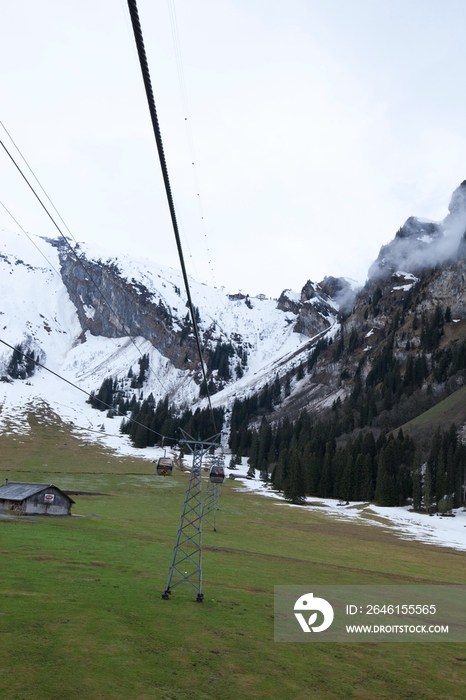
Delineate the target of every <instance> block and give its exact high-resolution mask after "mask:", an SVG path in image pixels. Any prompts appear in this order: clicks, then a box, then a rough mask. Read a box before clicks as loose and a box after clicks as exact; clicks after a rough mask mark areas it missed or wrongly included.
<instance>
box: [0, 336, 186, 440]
mask: <svg viewBox="0 0 466 700" xmlns="http://www.w3.org/2000/svg"><path fill="white" fill-rule="evenodd" d="M0 343H2V345H6V347H7V348H10V350H13V352H17V353H18V354H19V355H22V357H24V358H25V359H26V360H29V361H30V362H34V364H35V365H37V367H41V369H45V370H46V371H47V372H50V374H53V376H54V377H57V378H58V379H61V380H62V381H63V382H66V383H67V384H69V385H70V386H72V387H73V388H74V389H77V390H78V391H80V392H81V393H82V394H85V395H86V396H87V397H88V398H91V396H92V395H91V393H90V392H89V391H86V390H85V389H82V388H81V387H80V386H78V385H77V384H74V383H73V382H71V381H70V380H69V379H66V378H65V377H62V375H61V374H58V372H54V371H53V369H50V368H49V367H46V365H43V364H42V363H41V362H39V361H38V360H36V359H34V358H33V357H31V356H30V355H27V354H26V353H25V352H22V350H18V348H15V347H13V345H10V343H7V342H6V340H3V339H2V338H0ZM98 401H99V402H100V403H101V404H102V405H103V406H105V407H106V408H110V409H112V410H116V409H115V407H114V406H112V405H111V404H109V403H107V402H106V401H102V399H98ZM117 413H118V415H119V416H120V417H122V418H126V415H125V414H124V413H121V412H120V411H119V410H117ZM128 420H129V421H131V422H132V423H135V424H136V425H140V426H141V427H143V428H145V429H146V430H148V431H149V432H150V433H153V434H154V435H158V436H159V437H161V438H162V439H163V440H170V441H172V442H179V440H178V439H177V438H171V437H168V436H167V435H162V433H158V432H157V431H156V430H153V429H152V428H149V427H148V426H147V425H144V423H140V422H139V421H137V420H135V419H134V418H131V416H130V417H129V419H128ZM84 430H87V428H84Z"/></svg>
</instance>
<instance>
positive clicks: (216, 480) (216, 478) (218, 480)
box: [209, 467, 225, 484]
mask: <svg viewBox="0 0 466 700" xmlns="http://www.w3.org/2000/svg"><path fill="white" fill-rule="evenodd" d="M209 479H210V481H211V482H212V483H213V484H223V482H224V481H225V470H224V468H223V467H212V469H211V470H210V474H209Z"/></svg>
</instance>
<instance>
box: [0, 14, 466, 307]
mask: <svg viewBox="0 0 466 700" xmlns="http://www.w3.org/2000/svg"><path fill="white" fill-rule="evenodd" d="M139 12H140V16H141V22H142V28H143V32H144V38H145V43H146V49H147V53H148V58H149V64H150V69H151V74H152V83H153V88H154V94H155V100H156V105H157V110H158V114H159V120H160V125H161V131H162V138H163V141H164V147H165V153H166V157H167V162H168V168H169V175H170V179H171V183H172V190H173V193H174V198H175V206H176V209H177V215H178V219H179V225H180V229H181V232H182V239H183V245H184V248H185V254H186V258H187V265H188V271H189V273H190V274H191V275H192V276H193V277H194V278H195V279H197V280H198V281H201V282H207V283H208V284H215V285H216V286H219V287H220V286H221V285H224V286H225V287H226V290H227V291H232V292H233V291H238V290H242V291H243V292H244V293H246V292H248V293H250V294H252V295H255V294H257V293H259V292H264V293H266V294H267V295H271V296H278V295H279V294H280V292H281V291H282V290H283V289H284V288H292V289H294V290H300V289H301V287H302V286H303V285H304V283H305V282H306V280H308V279H312V280H314V281H320V280H321V279H322V278H323V277H324V276H325V275H335V276H341V275H342V276H346V277H350V278H353V279H355V280H357V281H359V282H360V283H363V282H364V281H365V278H366V273H367V269H368V267H369V265H370V263H371V262H372V261H373V260H374V259H375V258H376V257H377V255H378V252H379V249H380V246H381V245H383V244H384V243H387V242H388V241H389V240H391V239H392V238H393V236H394V234H395V232H396V230H397V229H398V228H399V227H400V226H401V225H402V224H403V222H404V221H405V220H406V219H407V218H408V216H411V215H418V216H421V217H426V218H432V219H441V218H443V217H444V216H445V215H446V214H447V206H448V202H449V199H450V195H451V193H452V191H453V190H454V189H455V188H456V187H457V186H458V185H459V184H460V182H462V181H463V180H464V179H466V136H465V130H466V97H465V91H464V64H465V60H464V59H465V39H464V27H465V26H466V3H464V0H442V1H440V0H351V2H348V0H325V1H324V0H287V2H283V0H280V2H279V1H278V0H197V1H196V2H193V0H169V1H168V0H139ZM174 15H176V23H175V22H174V21H173V17H174ZM177 55H178V57H179V59H181V60H178V61H177ZM0 60H1V66H2V69H1V71H0V120H1V121H2V122H3V124H4V125H5V126H6V128H7V129H8V131H9V132H10V133H11V135H12V136H13V138H14V140H15V141H16V143H17V145H18V146H19V147H20V149H21V150H22V152H23V154H24V155H25V157H26V158H27V160H28V161H29V163H30V165H31V166H32V168H33V169H34V170H35V172H36V175H37V176H38V177H39V179H40V180H41V182H42V184H43V185H44V187H45V189H46V190H47V192H48V194H49V196H50V197H51V199H52V200H53V202H54V204H55V205H56V207H57V208H58V210H59V211H60V213H61V215H62V216H63V218H64V220H65V221H66V223H67V224H68V226H69V228H70V229H71V231H72V233H73V236H74V237H75V238H76V239H77V240H78V241H86V242H89V243H98V244H101V245H102V246H104V247H106V248H108V249H109V250H110V251H111V252H112V253H115V254H117V253H121V252H127V253H131V254H137V255H140V256H142V257H148V258H150V259H152V260H154V261H157V262H159V263H161V264H164V265H169V266H172V267H179V263H178V257H177V252H176V247H175V242H174V236H173V232H172V229H171V224H170V220H169V215H168V207H167V203H166V199H165V192H164V189H163V183H162V178H161V174H160V166H159V163H158V158H157V151H156V147H155V142H154V137H153V133H152V127H151V123H150V118H149V113H148V108H147V104H146V98H145V94H144V91H143V85H142V79H141V75H140V70H139V64H138V61H137V55H136V50H135V45H134V38H133V35H132V30H131V25H130V20H129V13H128V9H127V5H126V2H125V1H124V0H92V1H91V0H79V2H76V0H60V2H57V1H56V0H41V2H37V0H15V2H14V3H3V7H2V21H1V25H0ZM180 76H181V78H182V79H181V80H180ZM0 138H1V139H2V141H4V143H5V145H7V146H8V147H9V148H10V146H11V144H10V143H9V141H8V139H7V137H6V136H5V133H4V132H3V130H2V129H1V128H0ZM1 150H3V149H1ZM193 162H194V165H193ZM0 201H1V202H2V203H3V204H4V205H5V206H6V207H8V209H9V210H10V211H11V213H12V214H13V215H14V216H15V218H16V219H17V220H18V222H19V224H21V226H23V227H24V228H25V229H26V230H27V231H30V232H31V233H37V234H39V235H46V236H55V234H56V231H55V230H54V228H53V226H52V225H51V224H50V222H49V220H48V219H47V218H46V216H45V215H44V213H43V211H42V210H41V209H40V207H39V205H37V203H36V202H35V200H34V197H33V195H32V194H31V192H30V191H29V190H28V188H27V186H26V185H25V184H24V183H23V182H22V181H21V178H20V177H19V175H18V174H17V172H16V171H15V168H14V166H13V165H12V164H11V162H10V161H9V159H8V157H7V156H6V155H5V154H4V153H3V152H1V153H0ZM201 217H203V219H202V218H201ZM0 227H2V228H9V229H13V230H18V227H17V225H16V224H15V223H14V222H13V221H12V220H11V219H10V218H9V216H8V215H7V214H6V213H5V211H4V210H3V209H2V208H1V207H0Z"/></svg>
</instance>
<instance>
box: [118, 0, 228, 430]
mask: <svg viewBox="0 0 466 700" xmlns="http://www.w3.org/2000/svg"><path fill="white" fill-rule="evenodd" d="M128 9H129V13H130V17H131V24H132V26H133V34H134V39H135V42H136V49H137V52H138V57H139V64H140V67H141V73H142V78H143V82H144V88H145V91H146V98H147V103H148V107H149V112H150V116H151V121H152V128H153V130H154V136H155V142H156V145H157V151H158V154H159V161H160V167H161V170H162V177H163V182H164V185H165V193H166V195H167V201H168V207H169V210H170V217H171V221H172V226H173V232H174V234H175V241H176V247H177V249H178V256H179V259H180V264H181V272H182V274H183V280H184V284H185V289H186V295H187V297H188V304H189V311H190V314H191V321H192V324H193V329H194V336H195V339H196V345H197V350H198V353H199V359H200V363H201V371H202V376H203V378H204V382H205V390H206V394H207V400H208V403H209V407H210V412H211V415H212V420H213V423H214V426H215V417H214V411H213V408H212V401H211V397H210V392H209V387H208V384H207V373H206V368H205V365H204V359H203V356H202V350H201V342H200V338H199V331H198V327H197V323H196V318H195V313H194V306H193V302H192V299H191V290H190V288H189V281H188V274H187V272H186V265H185V262H184V255H183V248H182V245H181V239H180V233H179V229H178V222H177V219H176V212H175V205H174V202H173V195H172V191H171V186H170V179H169V176H168V168H167V162H166V159H165V153H164V150H163V142H162V135H161V132H160V126H159V119H158V116H157V109H156V106H155V99H154V92H153V90H152V81H151V78H150V71H149V64H148V62H147V55H146V50H145V47H144V39H143V35H142V28H141V22H140V19H139V12H138V8H137V3H136V0H128Z"/></svg>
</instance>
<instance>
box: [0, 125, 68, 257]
mask: <svg viewBox="0 0 466 700" xmlns="http://www.w3.org/2000/svg"><path fill="white" fill-rule="evenodd" d="M0 125H1V126H2V127H3V129H4V131H5V133H6V134H8V138H9V139H10V141H11V143H12V144H13V145H14V147H15V148H16V150H17V151H18V153H19V155H20V156H21V158H22V159H23V160H24V162H25V163H26V165H27V167H28V168H29V171H30V172H31V174H32V176H33V178H34V180H35V181H36V182H37V184H38V185H39V187H40V189H41V190H42V192H43V193H44V194H45V196H46V197H47V199H48V201H49V202H50V204H51V205H52V207H53V209H54V210H55V212H56V213H57V215H58V218H59V219H60V221H61V222H62V224H63V226H64V227H65V228H66V230H67V231H68V233H69V234H70V236H71V238H72V239H73V240H74V242H75V243H76V244H77V242H78V241H77V240H76V238H75V237H74V236H73V234H72V233H71V231H70V229H69V228H68V226H67V224H66V221H65V220H64V219H63V217H62V216H61V214H60V212H59V211H58V209H57V207H56V206H55V204H54V203H53V202H52V200H51V199H50V197H49V196H48V194H47V192H46V191H45V189H44V188H43V186H42V184H41V182H40V181H39V178H38V177H37V175H36V174H35V172H34V170H33V169H32V168H31V166H30V165H29V163H28V161H27V160H26V158H25V157H24V155H23V153H22V152H21V150H20V148H19V146H18V145H17V143H16V142H15V140H14V139H13V137H12V135H11V134H10V132H9V131H8V129H7V128H6V126H5V124H4V123H3V122H2V121H0ZM10 216H11V214H10ZM12 218H13V217H12Z"/></svg>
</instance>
